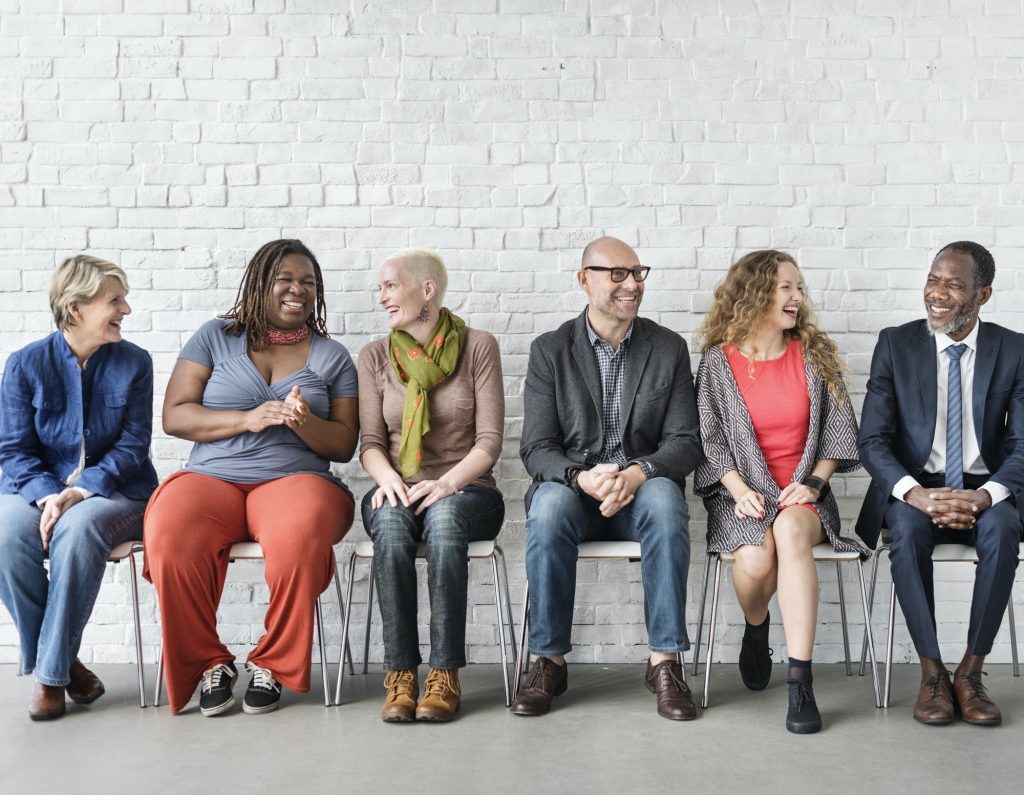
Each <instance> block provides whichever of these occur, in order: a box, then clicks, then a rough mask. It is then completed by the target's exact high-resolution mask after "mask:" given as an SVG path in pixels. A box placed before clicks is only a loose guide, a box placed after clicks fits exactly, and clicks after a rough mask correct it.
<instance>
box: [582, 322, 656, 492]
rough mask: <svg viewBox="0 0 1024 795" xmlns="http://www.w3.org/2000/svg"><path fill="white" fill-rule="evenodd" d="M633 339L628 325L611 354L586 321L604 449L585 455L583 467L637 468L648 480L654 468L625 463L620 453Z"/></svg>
mask: <svg viewBox="0 0 1024 795" xmlns="http://www.w3.org/2000/svg"><path fill="white" fill-rule="evenodd" d="M632 335H633V326H632V324H630V326H629V331H627V332H626V336H625V337H623V338H622V342H620V343H619V349H618V350H617V351H615V350H612V346H611V345H609V344H608V343H607V342H605V341H604V340H603V339H601V338H600V337H599V336H597V334H596V333H595V332H594V329H593V328H591V326H590V320H589V318H588V319H587V336H588V337H589V338H590V344H591V345H592V346H593V348H594V357H595V358H596V359H597V369H598V371H599V372H600V373H601V393H602V394H601V407H602V416H601V427H602V430H603V431H604V447H603V448H602V449H601V450H599V451H597V452H596V453H592V454H591V455H588V456H587V458H586V462H585V463H586V466H587V469H590V468H591V467H593V466H595V465H596V464H617V465H618V467H619V469H625V468H626V467H628V466H631V465H632V464H637V465H638V466H639V467H640V468H641V469H642V470H643V471H644V476H645V477H646V478H650V477H651V476H652V475H653V474H654V467H653V465H651V464H649V463H648V462H647V461H643V460H634V461H629V460H627V459H626V454H625V452H624V451H623V449H622V380H623V375H624V374H625V372H626V359H627V357H628V356H629V340H630V337H631V336H632Z"/></svg>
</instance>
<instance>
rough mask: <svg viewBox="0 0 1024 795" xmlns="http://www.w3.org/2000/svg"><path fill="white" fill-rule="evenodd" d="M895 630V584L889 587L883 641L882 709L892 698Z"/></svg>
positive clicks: (887, 706) (887, 705) (886, 707)
mask: <svg viewBox="0 0 1024 795" xmlns="http://www.w3.org/2000/svg"><path fill="white" fill-rule="evenodd" d="M895 629H896V583H895V582H893V584H892V585H890V586H889V632H888V637H887V638H886V641H885V697H884V698H883V700H882V707H883V708H885V709H888V708H889V699H890V698H891V696H892V636H893V632H894V630H895Z"/></svg>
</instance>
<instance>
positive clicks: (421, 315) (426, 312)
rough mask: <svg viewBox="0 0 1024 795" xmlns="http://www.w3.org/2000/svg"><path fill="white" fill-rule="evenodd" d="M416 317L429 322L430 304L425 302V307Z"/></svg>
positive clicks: (421, 321) (422, 321) (423, 321)
mask: <svg viewBox="0 0 1024 795" xmlns="http://www.w3.org/2000/svg"><path fill="white" fill-rule="evenodd" d="M416 319H417V320H418V321H419V322H420V323H427V322H429V321H430V305H429V304H424V305H423V308H422V309H421V310H420V313H419V314H418V315H416Z"/></svg>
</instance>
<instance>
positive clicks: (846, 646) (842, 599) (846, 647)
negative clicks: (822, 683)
mask: <svg viewBox="0 0 1024 795" xmlns="http://www.w3.org/2000/svg"><path fill="white" fill-rule="evenodd" d="M836 582H837V583H839V616H840V618H842V620H843V652H844V654H845V655H846V675H847V676H853V666H852V665H850V629H849V627H848V626H847V624H846V596H845V595H844V593H843V568H842V566H841V565H840V562H839V561H838V560H837V561H836Z"/></svg>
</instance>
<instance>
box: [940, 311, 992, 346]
mask: <svg viewBox="0 0 1024 795" xmlns="http://www.w3.org/2000/svg"><path fill="white" fill-rule="evenodd" d="M979 328H981V318H978V322H977V323H975V324H974V328H972V329H971V333H970V334H968V335H967V336H966V337H964V338H963V339H962V340H960V341H959V342H957V341H956V340H954V339H951V338H950V336H949V335H948V334H936V335H935V349H936V350H937V351H938V352H939V353H942V352H943V351H944V350H946V348H948V347H950V346H951V345H966V346H967V347H968V348H969V349H970V350H972V351H977V350H978V329H979Z"/></svg>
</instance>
